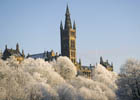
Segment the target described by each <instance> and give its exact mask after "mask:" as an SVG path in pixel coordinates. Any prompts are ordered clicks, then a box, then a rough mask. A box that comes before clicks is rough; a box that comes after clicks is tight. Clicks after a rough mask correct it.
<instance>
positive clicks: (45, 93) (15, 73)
mask: <svg viewBox="0 0 140 100" xmlns="http://www.w3.org/2000/svg"><path fill="white" fill-rule="evenodd" d="M76 72H77V71H76V68H75V66H74V65H73V63H72V62H71V61H70V60H69V59H68V58H67V57H59V58H58V59H57V61H53V62H45V61H44V60H43V59H36V60H34V59H31V58H28V59H24V61H22V62H21V63H19V62H18V61H17V60H16V59H15V58H14V57H11V58H9V59H7V60H6V61H3V60H1V59H0V100H115V98H116V95H115V90H116V84H115V80H116V79H117V75H116V74H115V73H112V72H109V71H107V70H106V69H105V68H104V67H103V66H101V65H98V66H96V67H95V69H94V71H93V78H92V79H87V78H84V77H81V76H78V77H76Z"/></svg>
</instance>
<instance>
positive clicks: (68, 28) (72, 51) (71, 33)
mask: <svg viewBox="0 0 140 100" xmlns="http://www.w3.org/2000/svg"><path fill="white" fill-rule="evenodd" d="M60 37H61V55H62V56H67V57H68V58H70V60H71V61H72V62H73V63H74V64H75V66H76V68H77V71H78V75H82V76H85V77H88V78H90V77H91V72H92V68H93V66H92V67H91V66H82V65H81V60H79V62H77V59H76V24H75V21H74V22H73V26H72V23H71V18H70V12H69V7H68V5H67V8H66V13H65V25H64V26H63V23H62V21H61V23H60Z"/></svg>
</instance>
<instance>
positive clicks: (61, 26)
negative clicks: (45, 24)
mask: <svg viewBox="0 0 140 100" xmlns="http://www.w3.org/2000/svg"><path fill="white" fill-rule="evenodd" d="M60 29H61V30H63V24H62V20H61V22H60Z"/></svg>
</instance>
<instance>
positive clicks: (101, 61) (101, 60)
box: [100, 56, 104, 64]
mask: <svg viewBox="0 0 140 100" xmlns="http://www.w3.org/2000/svg"><path fill="white" fill-rule="evenodd" d="M103 63H104V61H103V58H102V56H101V57H100V64H103Z"/></svg>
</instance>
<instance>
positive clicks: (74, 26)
mask: <svg viewBox="0 0 140 100" xmlns="http://www.w3.org/2000/svg"><path fill="white" fill-rule="evenodd" d="M73 29H75V30H76V24H75V21H74V22H73Z"/></svg>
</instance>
